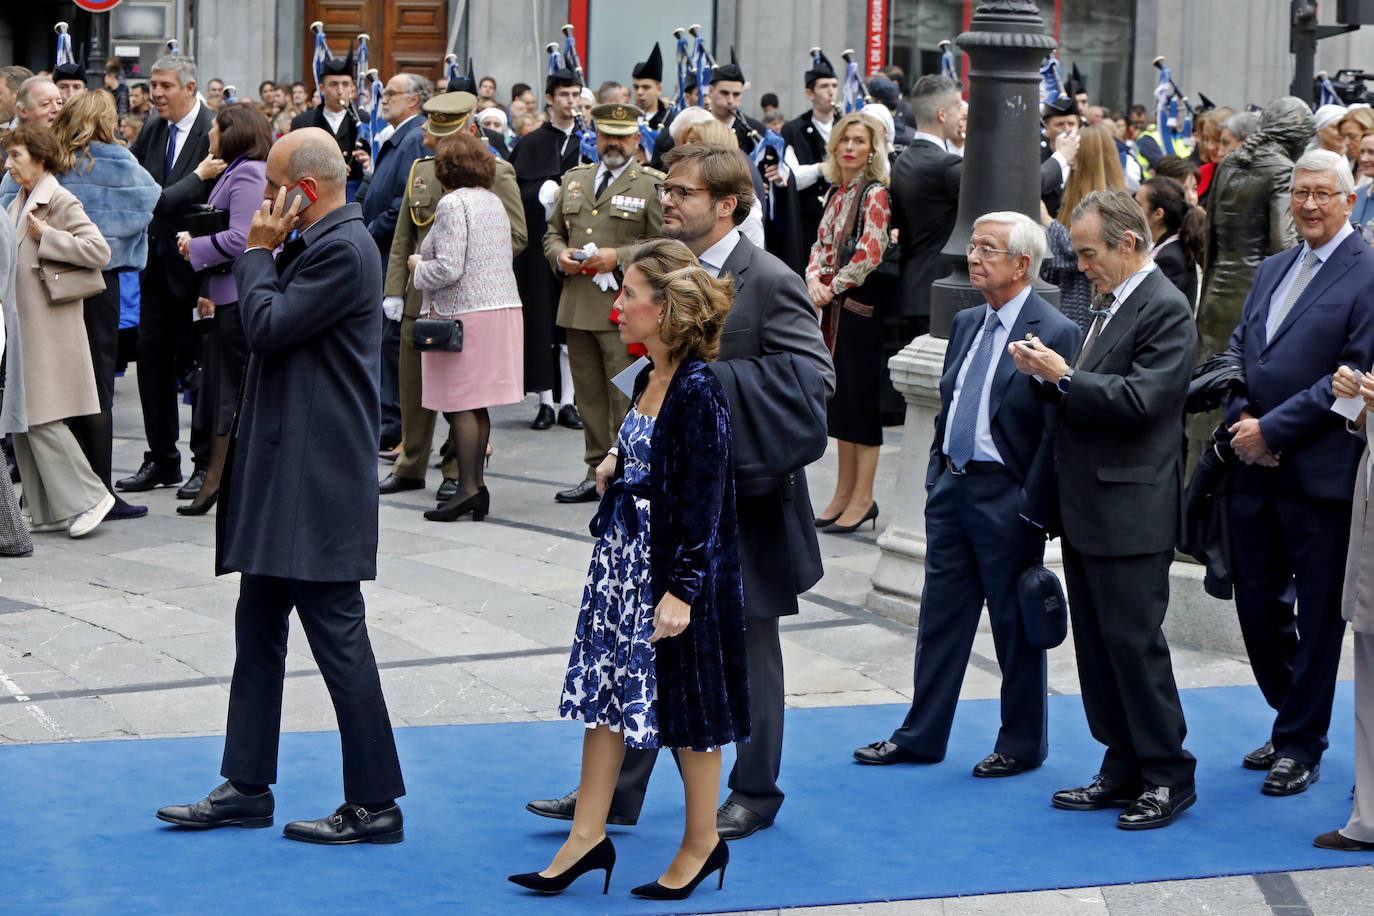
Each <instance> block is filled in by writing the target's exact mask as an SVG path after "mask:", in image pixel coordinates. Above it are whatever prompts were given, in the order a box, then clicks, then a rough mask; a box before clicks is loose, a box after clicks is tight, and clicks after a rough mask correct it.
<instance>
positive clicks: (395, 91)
mask: <svg viewBox="0 0 1374 916" xmlns="http://www.w3.org/2000/svg"><path fill="white" fill-rule="evenodd" d="M382 95H383V96H384V97H385V98H391V97H392V96H393V95H415V93H413V92H405V91H403V90H400V89H383V90H382Z"/></svg>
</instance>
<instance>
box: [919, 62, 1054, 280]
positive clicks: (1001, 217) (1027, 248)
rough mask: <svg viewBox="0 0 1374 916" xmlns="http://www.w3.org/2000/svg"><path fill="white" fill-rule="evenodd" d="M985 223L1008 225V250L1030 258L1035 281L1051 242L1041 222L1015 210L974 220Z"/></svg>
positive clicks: (1028, 275)
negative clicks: (1048, 240) (1046, 237)
mask: <svg viewBox="0 0 1374 916" xmlns="http://www.w3.org/2000/svg"><path fill="white" fill-rule="evenodd" d="M922 79H924V77H922ZM984 223H996V224H997V225H999V226H1006V227H1007V251H1009V252H1011V256H1012V257H1014V258H1016V257H1020V256H1021V255H1025V256H1026V257H1028V258H1030V269H1029V270H1028V271H1026V278H1027V279H1028V280H1032V281H1033V280H1034V279H1035V278H1036V277H1038V276H1040V264H1041V262H1042V261H1044V260H1045V258H1046V257H1047V256H1048V255H1049V243H1048V242H1047V241H1046V240H1045V230H1044V229H1043V228H1042V227H1041V225H1040V224H1039V223H1037V222H1036V221H1035V220H1033V219H1031V218H1030V217H1029V216H1027V215H1026V214H1024V213H1018V212H1016V211H1015V210H999V211H996V212H994V213H984V214H983V215H982V216H980V217H978V218H977V219H976V220H974V221H973V228H974V229H977V228H978V227H979V226H981V225H983V224H984Z"/></svg>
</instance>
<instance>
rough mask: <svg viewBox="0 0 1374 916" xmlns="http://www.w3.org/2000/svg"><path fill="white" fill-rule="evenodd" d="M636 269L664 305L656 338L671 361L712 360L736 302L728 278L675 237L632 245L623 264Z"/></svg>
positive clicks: (733, 287) (732, 284) (627, 267)
mask: <svg viewBox="0 0 1374 916" xmlns="http://www.w3.org/2000/svg"><path fill="white" fill-rule="evenodd" d="M631 267H637V268H639V272H640V273H641V274H643V275H644V279H645V280H647V281H648V282H649V286H650V287H651V288H652V289H653V299H654V301H655V302H658V303H661V304H662V305H663V324H662V325H661V326H660V327H659V331H658V336H659V339H660V340H662V341H663V344H664V346H666V347H667V348H668V354H669V356H671V357H672V358H673V359H675V360H686V359H692V358H696V359H704V360H707V361H710V360H713V359H715V358H716V355H717V354H718V353H720V332H721V330H722V329H723V328H724V327H725V319H726V316H728V315H729V314H730V307H731V306H732V305H733V304H734V301H735V285H734V283H732V282H731V281H730V278H729V277H721V278H716V277H713V276H711V274H710V273H709V272H707V270H706V268H704V267H702V266H701V264H700V263H699V262H698V261H697V259H696V256H695V255H693V254H692V252H691V249H689V248H688V247H687V246H686V245H684V244H682V243H681V242H679V241H677V240H676V239H655V240H654V241H652V242H646V243H645V244H643V245H640V246H639V247H638V248H636V249H635V250H634V251H633V252H632V253H631V255H630V260H629V263H628V264H626V265H625V270H626V271H628V270H629V269H630V268H631Z"/></svg>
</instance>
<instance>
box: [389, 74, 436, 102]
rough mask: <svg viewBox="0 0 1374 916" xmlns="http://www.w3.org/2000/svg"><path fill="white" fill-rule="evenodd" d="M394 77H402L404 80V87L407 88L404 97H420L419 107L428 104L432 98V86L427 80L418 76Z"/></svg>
mask: <svg viewBox="0 0 1374 916" xmlns="http://www.w3.org/2000/svg"><path fill="white" fill-rule="evenodd" d="M396 75H397V76H404V77H405V78H406V85H407V86H408V87H409V88H408V89H407V90H406V95H418V96H419V97H420V104H421V105H423V104H425V102H428V101H429V100H430V99H431V98H433V96H434V84H433V83H431V82H430V81H429V80H427V79H425V78H424V77H423V76H421V75H420V74H418V73H398V74H396Z"/></svg>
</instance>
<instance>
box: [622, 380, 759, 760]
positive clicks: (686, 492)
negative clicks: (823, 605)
mask: <svg viewBox="0 0 1374 916" xmlns="http://www.w3.org/2000/svg"><path fill="white" fill-rule="evenodd" d="M648 373H649V370H648V369H645V370H644V371H643V372H642V373H640V376H639V379H638V382H637V384H636V393H638V392H639V391H643V389H644V386H645V384H646V383H647V381H648ZM650 454H651V458H650V470H649V479H650V487H651V489H650V494H649V564H650V579H651V583H650V586H651V591H652V594H653V601H654V605H655V606H657V605H658V602H659V600H660V599H662V597H663V594H664V593H665V592H672V593H673V594H674V595H676V596H677V597H678V598H681V599H682V600H683V601H686V602H687V603H688V604H690V605H691V606H692V618H691V623H690V624H688V626H687V629H686V630H684V631H683V633H682V634H681V635H680V636H676V637H673V638H671V639H663V640H660V641H659V642H657V643H656V644H655V667H656V670H657V674H658V727H659V743H660V746H662V747H693V748H706V747H716V746H719V745H722V744H728V743H729V742H731V741H740V740H743V739H745V738H747V737H748V736H749V677H748V673H747V669H746V667H745V647H744V587H743V583H742V580H741V578H740V559H739V542H738V523H737V520H736V517H735V475H734V462H733V460H732V455H731V445H730V408H729V402H728V401H727V400H726V398H725V391H724V389H722V388H721V384H720V382H719V380H717V379H716V377H715V375H714V374H713V373H712V372H711V370H710V369H709V368H708V367H707V365H706V363H705V362H704V361H702V360H689V361H687V362H684V363H683V364H682V365H681V366H680V367H678V371H677V374H676V375H674V376H673V380H672V381H671V382H670V383H669V385H668V392H667V394H666V395H665V396H664V398H663V407H662V408H660V410H659V413H658V418H657V419H656V420H655V421H654V430H653V433H652V435H651V437H650ZM618 476H619V475H618Z"/></svg>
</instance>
